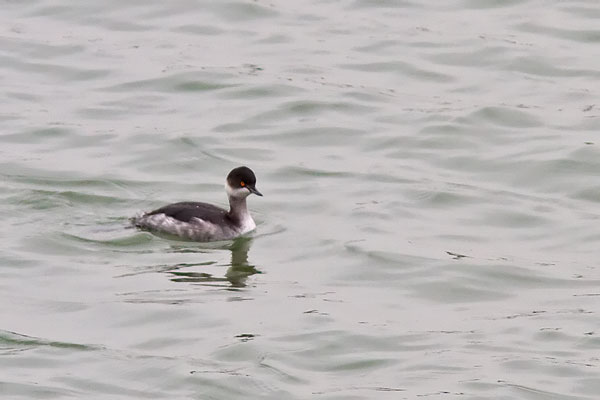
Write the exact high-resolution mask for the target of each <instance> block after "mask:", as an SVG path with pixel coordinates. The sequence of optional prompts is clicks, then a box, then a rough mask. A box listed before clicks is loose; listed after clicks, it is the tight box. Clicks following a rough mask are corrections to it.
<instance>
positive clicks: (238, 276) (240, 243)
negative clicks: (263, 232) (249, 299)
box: [166, 237, 260, 288]
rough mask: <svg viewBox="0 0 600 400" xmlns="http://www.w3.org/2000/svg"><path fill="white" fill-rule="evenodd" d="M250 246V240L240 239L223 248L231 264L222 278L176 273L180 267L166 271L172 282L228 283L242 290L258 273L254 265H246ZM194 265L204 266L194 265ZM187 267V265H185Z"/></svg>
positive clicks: (205, 274) (210, 275) (196, 273)
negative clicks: (249, 279)
mask: <svg viewBox="0 0 600 400" xmlns="http://www.w3.org/2000/svg"><path fill="white" fill-rule="evenodd" d="M251 244H252V238H250V237H241V238H237V239H235V240H234V241H233V243H232V244H231V245H228V246H226V247H224V249H228V250H230V251H231V263H230V265H229V268H227V272H225V276H224V277H218V276H214V275H212V274H209V273H206V272H183V271H177V269H179V268H180V267H182V265H178V266H177V267H176V268H173V269H172V270H169V271H166V272H168V273H169V274H171V275H172V278H171V280H172V281H173V282H192V283H201V284H214V283H219V282H223V283H224V282H229V284H230V287H231V288H243V287H245V286H246V280H247V279H248V277H249V276H251V275H254V274H257V273H260V271H259V270H257V269H256V268H255V266H254V265H252V264H249V263H248V251H249V250H250V246H251ZM196 265H206V264H205V263H203V264H196ZM187 266H189V265H187Z"/></svg>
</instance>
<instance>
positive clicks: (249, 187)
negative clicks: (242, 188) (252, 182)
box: [246, 186, 262, 196]
mask: <svg viewBox="0 0 600 400" xmlns="http://www.w3.org/2000/svg"><path fill="white" fill-rule="evenodd" d="M246 187H247V188H248V190H249V191H250V193H254V194H255V195H257V196H262V193H261V192H259V191H258V189H257V188H256V187H254V186H246Z"/></svg>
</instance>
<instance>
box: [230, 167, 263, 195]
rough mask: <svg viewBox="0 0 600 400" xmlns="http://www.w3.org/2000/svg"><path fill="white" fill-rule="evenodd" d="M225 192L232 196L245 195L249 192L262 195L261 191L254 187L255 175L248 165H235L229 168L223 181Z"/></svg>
mask: <svg viewBox="0 0 600 400" xmlns="http://www.w3.org/2000/svg"><path fill="white" fill-rule="evenodd" d="M225 189H226V190H227V194H228V195H229V196H232V197H241V198H244V197H247V196H248V195H250V193H254V194H256V195H258V196H262V193H261V192H259V191H258V189H256V176H255V175H254V172H252V170H251V169H250V168H248V167H237V168H234V169H232V170H231V172H230V173H229V175H227V182H226V183H225Z"/></svg>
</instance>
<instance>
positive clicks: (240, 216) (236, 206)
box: [229, 196, 249, 221]
mask: <svg viewBox="0 0 600 400" xmlns="http://www.w3.org/2000/svg"><path fill="white" fill-rule="evenodd" d="M248 215H249V214H248V206H247V205H246V198H245V197H243V198H239V197H233V196H229V216H230V217H232V218H233V219H237V220H238V221H242V220H244V219H246V218H247V217H248Z"/></svg>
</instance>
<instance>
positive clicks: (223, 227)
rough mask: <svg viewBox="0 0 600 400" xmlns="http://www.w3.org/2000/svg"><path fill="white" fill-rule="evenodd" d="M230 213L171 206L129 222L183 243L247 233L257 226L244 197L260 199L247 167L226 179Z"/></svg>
mask: <svg viewBox="0 0 600 400" xmlns="http://www.w3.org/2000/svg"><path fill="white" fill-rule="evenodd" d="M225 191H226V192H227V196H228V197H229V211H227V210H225V209H222V208H220V207H217V206H214V205H212V204H207V203H198V202H191V201H185V202H180V203H173V204H169V205H166V206H164V207H161V208H159V209H156V210H154V211H150V212H148V213H144V214H142V215H140V216H137V217H134V218H133V219H132V221H133V224H134V225H135V226H136V227H138V228H141V229H146V230H149V231H152V232H156V233H159V234H160V233H163V234H168V235H174V236H178V237H180V238H183V239H186V240H193V241H197V242H210V241H216V240H228V239H233V238H235V237H238V236H240V235H243V234H245V233H248V232H250V231H252V230H254V229H255V228H256V224H255V223H254V220H253V219H252V216H251V215H250V212H248V207H247V206H246V197H248V196H249V195H251V194H255V195H257V196H262V193H261V192H259V191H258V189H256V176H255V175H254V172H252V170H251V169H250V168H248V167H237V168H234V169H233V170H231V172H229V175H227V179H226V180H225Z"/></svg>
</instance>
